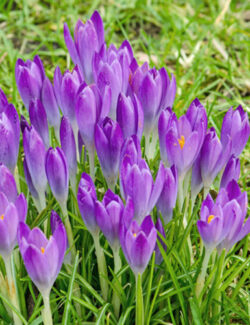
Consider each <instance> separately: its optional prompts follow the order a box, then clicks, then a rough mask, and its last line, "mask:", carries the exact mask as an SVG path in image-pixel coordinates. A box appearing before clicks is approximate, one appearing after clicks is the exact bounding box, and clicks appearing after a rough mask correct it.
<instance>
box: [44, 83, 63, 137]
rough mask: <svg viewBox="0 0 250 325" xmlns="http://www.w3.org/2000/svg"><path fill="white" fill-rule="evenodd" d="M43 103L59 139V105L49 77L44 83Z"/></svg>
mask: <svg viewBox="0 0 250 325" xmlns="http://www.w3.org/2000/svg"><path fill="white" fill-rule="evenodd" d="M41 101H42V103H43V106H44V108H45V111H46V115H47V118H48V121H49V124H50V125H51V126H53V127H54V129H55V133H56V136H57V137H58V131H59V125H60V111H59V107H58V104H57V100H56V96H55V92H54V88H53V86H52V84H51V82H50V80H49V78H47V77H46V78H45V79H44V81H43V88H42V95H41Z"/></svg>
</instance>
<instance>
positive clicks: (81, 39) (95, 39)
mask: <svg viewBox="0 0 250 325" xmlns="http://www.w3.org/2000/svg"><path fill="white" fill-rule="evenodd" d="M64 40H65V43H66V46H67V48H68V51H69V54H70V56H71V59H72V61H73V62H74V64H77V65H79V67H81V70H82V72H83V74H84V78H85V80H86V81H87V83H91V82H93V71H92V61H93V56H94V54H95V52H99V50H100V48H101V46H102V45H103V43H104V28H103V22H102V19H101V17H100V15H99V13H98V11H95V12H94V13H93V15H92V16H91V18H90V20H87V21H86V23H85V24H84V23H83V22H82V21H81V20H78V21H77V23H76V26H75V31H74V41H73V39H72V37H71V35H70V31H69V28H68V25H67V24H64Z"/></svg>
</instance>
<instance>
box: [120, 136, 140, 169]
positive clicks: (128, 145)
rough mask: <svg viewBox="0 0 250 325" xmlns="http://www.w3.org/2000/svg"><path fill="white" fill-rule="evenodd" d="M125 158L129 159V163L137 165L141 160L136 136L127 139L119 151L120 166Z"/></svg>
mask: <svg viewBox="0 0 250 325" xmlns="http://www.w3.org/2000/svg"><path fill="white" fill-rule="evenodd" d="M125 157H129V159H130V161H131V163H137V162H138V161H139V159H141V158H142V154H141V145H140V141H139V139H138V137H137V135H132V136H131V137H129V138H127V139H126V140H125V141H124V143H123V145H122V149H121V166H122V161H123V159H124V158H125Z"/></svg>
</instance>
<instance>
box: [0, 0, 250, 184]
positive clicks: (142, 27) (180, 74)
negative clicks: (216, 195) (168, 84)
mask: <svg viewBox="0 0 250 325" xmlns="http://www.w3.org/2000/svg"><path fill="white" fill-rule="evenodd" d="M96 9H97V10H98V11H99V12H100V14H101V16H102V18H103V20H104V25H105V30H106V40H107V42H108V44H110V43H111V42H113V43H115V45H117V46H119V44H120V43H121V42H122V41H123V40H124V39H125V38H127V39H128V40H129V41H130V42H131V44H132V46H133V49H134V54H135V57H136V58H137V59H138V60H139V61H140V62H143V61H145V60H147V61H149V62H150V65H151V66H156V67H158V68H159V67H161V66H165V67H166V68H167V70H168V72H169V73H174V74H175V76H176V79H177V87H178V88H177V89H178V90H177V95H176V100H175V105H174V109H175V111H176V113H177V115H180V114H181V113H182V112H183V111H184V110H186V109H187V107H188V105H189V104H190V102H191V100H193V99H194V98H195V97H198V98H199V99H200V100H201V102H202V103H203V105H204V106H205V107H206V109H207V112H208V115H209V123H210V126H214V127H215V128H216V130H217V131H218V133H219V130H220V126H221V121H222V117H223V116H224V113H225V111H226V110H227V109H228V108H229V107H230V106H234V107H235V108H236V107H237V106H238V105H239V104H241V105H242V106H243V108H244V109H245V110H247V111H248V112H249V110H250V108H249V107H250V73H249V62H250V51H249V50H250V46H249V44H250V42H249V40H250V39H249V36H250V32H249V30H250V29H249V22H250V2H249V1H230V0H229V1H228V0H223V1H218V0H213V1H211V0H210V1H209V0H207V1H201V0H190V1H181V0H178V1H169V0H167V1H165V0H151V1H150V0H147V1H146V0H137V1H136V0H130V1H125V0H109V1H100V0H99V1H98V0H95V1H82V0H75V1H73V0H71V1H70V0H58V1H49V0H43V1H42V0H40V1H38V0H22V1H21V0H19V1H18V0H16V1H15V0H1V1H0V87H1V88H2V89H3V90H4V91H5V92H6V94H7V96H8V98H9V99H10V100H11V101H13V103H14V104H15V105H16V107H17V109H18V110H19V112H21V111H22V110H24V108H23V105H22V103H21V101H20V98H19V95H18V92H17V89H16V86H15V79H14V66H15V61H16V59H17V58H18V57H22V58H23V59H28V58H33V56H34V55H35V54H39V55H40V57H41V58H42V60H43V62H44V65H45V69H46V73H47V75H48V76H49V78H52V76H53V73H54V69H55V67H56V65H59V66H60V67H61V69H66V68H70V67H72V62H71V60H70V57H69V55H68V53H67V50H66V46H65V44H64V38H63V23H64V22H67V23H68V25H69V27H70V29H71V31H72V32H73V30H74V26H75V23H76V22H77V20H78V19H79V18H80V19H82V20H83V21H85V20H86V19H88V18H90V16H91V14H92V13H93V11H94V10H96ZM249 160H250V153H249V144H248V150H245V152H244V155H243V165H244V168H247V174H249V173H248V171H249V169H248V165H249ZM244 181H247V179H246V177H245V180H244Z"/></svg>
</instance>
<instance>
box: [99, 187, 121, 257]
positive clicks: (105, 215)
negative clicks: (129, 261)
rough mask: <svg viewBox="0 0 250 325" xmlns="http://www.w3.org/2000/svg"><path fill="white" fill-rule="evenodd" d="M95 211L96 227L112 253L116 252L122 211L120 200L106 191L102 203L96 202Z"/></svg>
mask: <svg viewBox="0 0 250 325" xmlns="http://www.w3.org/2000/svg"><path fill="white" fill-rule="evenodd" d="M95 209H96V210H95V213H96V221H97V224H98V226H99V227H100V229H101V230H102V232H103V233H104V236H105V237H106V238H107V240H108V242H109V244H110V246H111V248H112V249H113V251H117V250H118V249H119V247H120V241H119V229H120V222H121V218H122V215H123V209H124V206H123V202H122V200H121V199H120V197H119V196H118V195H116V194H114V193H113V192H112V191H111V190H109V189H108V191H107V192H106V193H105V195H104V197H103V200H102V203H101V202H99V201H97V202H96V208H95Z"/></svg>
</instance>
